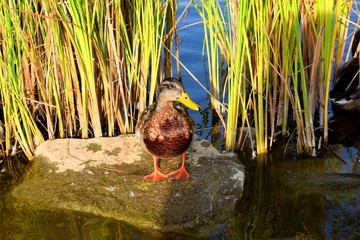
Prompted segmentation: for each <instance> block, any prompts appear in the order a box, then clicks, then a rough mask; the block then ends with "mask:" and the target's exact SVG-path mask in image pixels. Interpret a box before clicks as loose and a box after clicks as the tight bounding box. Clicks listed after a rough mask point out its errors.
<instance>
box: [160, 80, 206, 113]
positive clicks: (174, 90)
mask: <svg viewBox="0 0 360 240" xmlns="http://www.w3.org/2000/svg"><path fill="white" fill-rule="evenodd" d="M173 102H181V103H182V104H184V105H185V106H187V107H188V108H190V109H193V110H196V111H199V110H200V107H199V105H197V104H196V103H195V102H194V101H193V100H191V98H190V97H189V95H188V94H187V92H186V91H185V88H184V85H183V84H182V83H181V81H180V80H178V79H176V78H166V79H164V80H163V81H162V82H161V83H160V85H159V94H158V96H157V105H158V107H162V106H165V105H167V104H169V103H173Z"/></svg>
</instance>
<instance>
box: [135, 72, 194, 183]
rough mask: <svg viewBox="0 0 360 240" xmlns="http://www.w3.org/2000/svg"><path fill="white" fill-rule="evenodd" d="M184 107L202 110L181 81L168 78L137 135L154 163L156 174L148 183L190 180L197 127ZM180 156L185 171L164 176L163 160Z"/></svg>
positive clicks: (177, 171) (149, 178)
mask: <svg viewBox="0 0 360 240" xmlns="http://www.w3.org/2000/svg"><path fill="white" fill-rule="evenodd" d="M181 103H182V104H184V105H185V106H187V107H188V108H190V109H193V110H200V107H199V106H198V105H197V104H196V103H195V102H193V101H192V100H191V99H190V97H189V95H188V94H187V93H186V91H185V89H184V86H183V85H182V83H181V82H180V81H179V80H178V79H175V78H167V79H165V80H163V81H162V82H161V83H160V86H159V94H158V95H157V98H156V102H154V103H153V104H151V105H150V106H148V107H147V108H146V109H145V110H144V111H143V113H142V114H141V116H140V119H139V122H138V123H137V125H136V129H135V133H136V135H137V136H138V137H139V138H140V142H141V145H142V147H143V148H144V149H145V150H146V151H147V152H149V153H150V154H151V156H152V157H153V160H154V172H153V173H152V174H149V175H147V176H145V177H144V178H143V179H144V180H152V181H154V182H158V181H161V180H164V179H165V178H167V177H171V178H175V179H181V178H185V179H189V178H190V174H189V173H188V172H187V171H186V169H185V157H186V150H187V148H188V147H189V146H190V143H191V141H192V136H193V129H194V127H195V124H194V121H193V120H192V119H191V117H190V116H189V114H188V113H187V111H186V109H185V107H184V106H183V105H182V104H181ZM179 155H181V156H182V164H181V167H180V168H179V169H178V170H176V171H174V172H171V173H169V174H163V173H162V172H161V171H160V168H159V166H158V161H159V158H173V157H176V156H179Z"/></svg>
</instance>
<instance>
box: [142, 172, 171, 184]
mask: <svg viewBox="0 0 360 240" xmlns="http://www.w3.org/2000/svg"><path fill="white" fill-rule="evenodd" d="M166 178H167V175H165V174H163V173H162V172H160V171H154V172H153V173H151V174H149V175H146V176H144V177H143V180H150V181H153V182H159V181H162V180H165V179H166Z"/></svg>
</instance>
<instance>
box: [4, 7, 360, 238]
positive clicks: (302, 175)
mask: <svg viewBox="0 0 360 240" xmlns="http://www.w3.org/2000/svg"><path fill="white" fill-rule="evenodd" d="M181 7H184V5H183V3H182V2H180V8H181ZM198 21H200V18H199V17H198V16H197V13H196V11H195V9H193V8H190V10H189V12H188V13H187V17H186V18H185V19H184V20H180V26H186V25H187V24H189V23H193V22H198ZM202 29H203V27H202V25H201V24H200V25H196V26H192V27H189V28H184V29H182V30H180V31H179V34H180V37H181V40H182V42H181V45H180V53H181V60H182V63H183V64H184V65H185V66H187V67H188V68H189V70H190V71H191V72H192V73H193V74H194V75H195V76H196V77H197V78H198V79H199V80H200V81H201V82H202V83H203V84H204V85H205V86H206V84H207V83H206V78H207V76H206V71H205V69H204V63H203V58H202V56H201V53H202V38H203V35H202ZM182 79H183V82H184V85H185V87H186V89H187V90H188V92H189V95H190V96H191V97H192V98H193V99H194V100H195V101H196V102H199V104H200V106H201V107H202V109H204V110H203V111H202V112H195V111H191V112H190V113H191V115H192V117H193V118H194V119H195V121H196V122H197V128H198V129H204V128H206V127H208V126H211V112H209V111H208V105H209V100H208V98H207V94H206V92H205V91H204V90H202V89H199V87H198V84H197V83H196V82H195V81H194V80H192V78H191V76H190V75H189V73H187V72H186V71H185V70H184V69H182ZM359 122H360V117H359V116H344V118H343V119H342V120H339V121H334V122H332V123H331V124H330V127H331V129H332V131H330V134H331V135H330V138H329V139H330V144H329V145H328V151H323V153H322V154H321V155H320V156H319V157H317V158H301V157H297V156H294V155H293V154H292V153H293V151H295V149H296V146H295V145H294V143H292V142H289V143H288V144H287V145H285V144H283V145H281V144H279V146H278V147H277V148H276V149H275V150H274V151H272V152H271V154H267V155H263V156H259V158H258V161H254V160H252V159H251V158H250V156H249V154H248V153H246V152H241V153H239V155H238V158H239V161H241V162H242V163H243V164H245V166H246V182H245V190H244V195H243V197H242V199H241V200H240V201H239V203H238V207H237V210H236V212H234V215H235V217H234V218H232V219H229V221H227V222H225V223H223V224H222V225H219V226H218V228H217V229H214V235H213V236H212V237H210V239H359V238H360V220H359V219H360V175H359V173H360V153H359V147H360V126H359V124H358V123H359ZM198 133H199V134H200V135H202V136H203V137H206V138H208V139H209V140H211V136H210V135H209V131H206V130H205V131H201V132H198ZM285 146H286V147H287V149H285ZM220 147H221V146H220ZM284 152H285V154H284ZM16 162H18V166H13V167H12V169H14V170H16V169H20V170H21V169H23V165H22V164H21V162H19V161H13V163H16ZM19 165H20V166H19ZM21 176H22V172H21V171H19V172H16V173H15V174H14V175H9V174H0V214H1V224H0V239H4V240H6V239H189V237H187V236H179V235H176V234H162V233H158V232H153V231H150V230H149V231H146V232H143V231H139V230H137V229H134V228H133V227H130V226H127V225H126V224H123V223H120V222H116V221H114V220H111V219H103V218H98V217H94V216H92V215H84V214H79V213H76V212H60V211H59V212H46V211H41V212H34V211H29V210H27V209H26V207H25V206H17V207H16V208H14V206H13V204H14V202H13V201H12V199H11V196H10V194H9V193H10V192H11V189H12V188H13V186H14V184H17V183H19V181H20V180H21Z"/></svg>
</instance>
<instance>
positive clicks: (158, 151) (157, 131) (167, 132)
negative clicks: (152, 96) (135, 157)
mask: <svg viewBox="0 0 360 240" xmlns="http://www.w3.org/2000/svg"><path fill="white" fill-rule="evenodd" d="M182 108H183V107H182ZM182 110H183V111H182V112H183V113H182V114H179V112H178V110H177V109H175V108H173V107H167V108H164V109H162V111H161V112H156V111H154V112H152V113H151V115H150V118H149V119H150V120H149V122H148V125H147V126H146V127H145V128H144V133H143V134H144V135H143V141H144V143H145V146H146V149H147V150H148V151H149V152H150V153H151V154H153V155H155V156H157V157H159V158H172V157H176V156H179V155H180V154H182V153H183V152H185V151H186V149H187V148H188V147H189V146H190V143H191V140H192V132H193V128H194V122H193V121H192V119H190V118H189V117H188V114H187V112H186V110H185V109H182ZM184 114H186V115H185V116H184Z"/></svg>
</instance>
